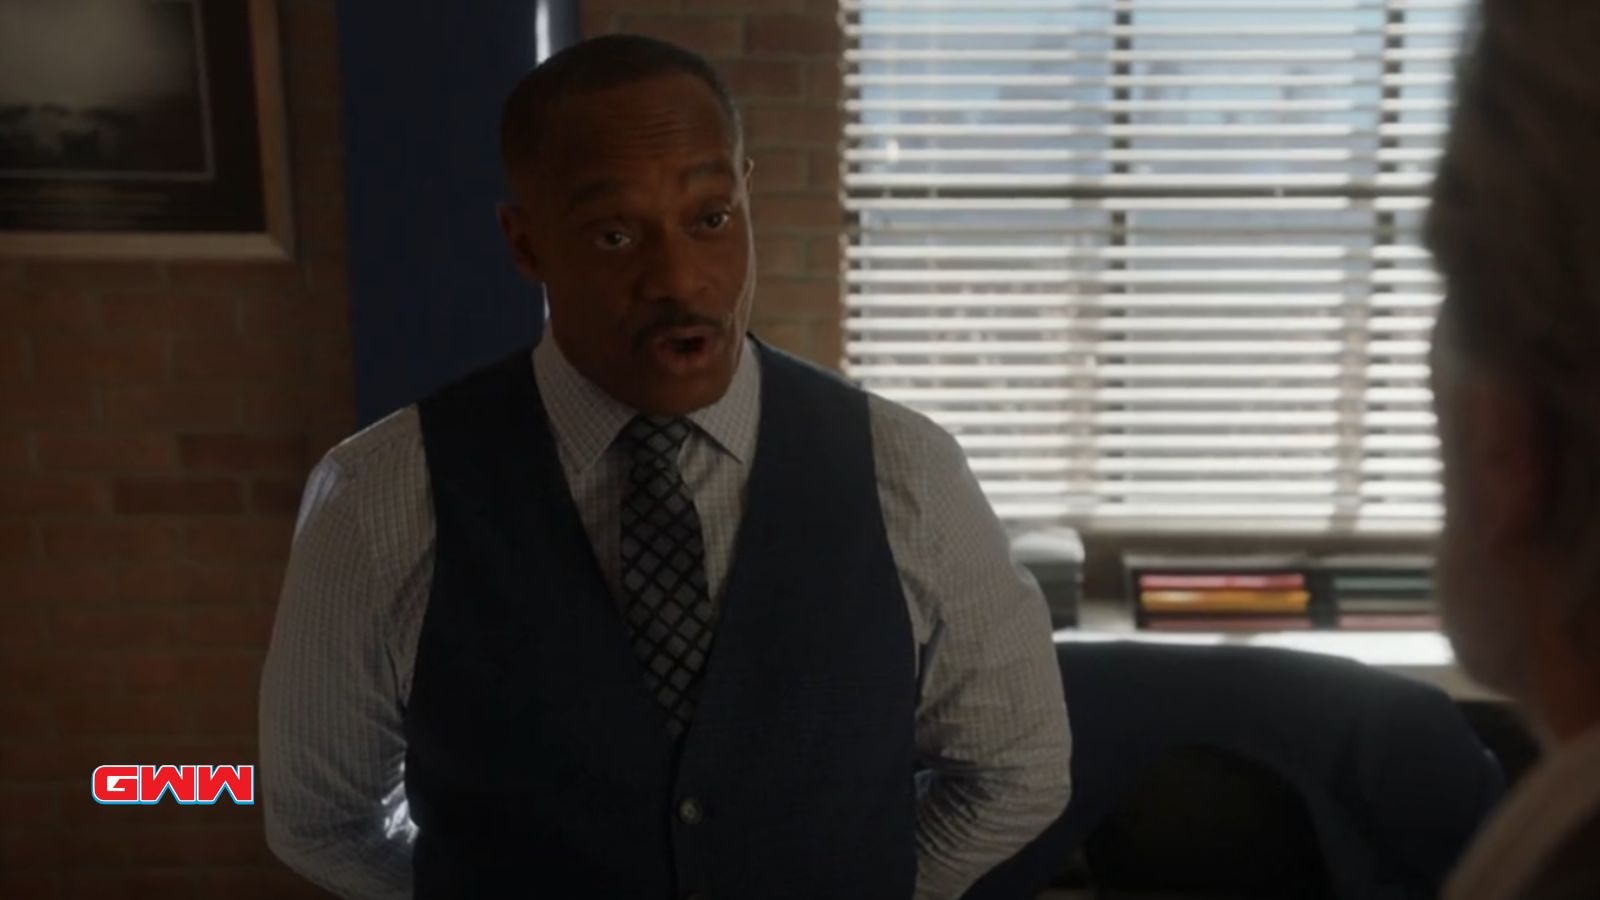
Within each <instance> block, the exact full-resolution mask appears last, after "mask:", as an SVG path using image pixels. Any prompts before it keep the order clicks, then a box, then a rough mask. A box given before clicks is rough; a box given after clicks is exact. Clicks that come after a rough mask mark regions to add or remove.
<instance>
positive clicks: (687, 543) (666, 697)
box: [622, 416, 715, 738]
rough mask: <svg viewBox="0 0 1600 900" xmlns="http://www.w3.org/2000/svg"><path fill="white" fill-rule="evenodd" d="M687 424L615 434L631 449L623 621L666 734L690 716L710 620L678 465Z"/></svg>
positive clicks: (700, 553)
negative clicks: (664, 719) (661, 712)
mask: <svg viewBox="0 0 1600 900" xmlns="http://www.w3.org/2000/svg"><path fill="white" fill-rule="evenodd" d="M689 428H690V425H689V423H688V421H686V420H684V419H668V418H657V417H651V416H638V417H635V418H634V419H633V421H631V422H629V423H628V426H627V428H625V429H624V430H623V432H622V440H623V441H624V442H625V446H627V447H628V449H629V451H630V453H631V465H630V466H629V469H628V488H627V490H626V491H625V492H624V494H623V498H622V588H623V593H624V594H625V595H626V596H625V599H626V601H627V603H626V608H625V611H624V618H625V619H626V620H627V623H628V632H629V636H630V637H631V638H632V641H633V650H634V653H635V654H636V655H637V656H638V657H639V662H640V663H641V664H642V665H643V666H644V672H645V684H646V686H647V687H648V688H649V689H650V693H651V694H652V695H653V696H654V697H655V698H656V702H657V703H659V704H661V708H662V709H664V710H665V711H666V713H667V731H668V733H669V734H670V735H671V736H672V737H673V738H679V737H682V736H683V733H684V732H685V731H687V730H688V727H689V723H690V721H692V720H693V718H694V709H695V702H696V700H697V699H698V697H699V692H700V673H701V672H702V671H703V670H704V669H705V664H706V657H707V656H708V655H709V654H710V651H711V632H712V627H713V625H714V624H715V622H714V620H715V615H714V611H713V610H712V607H711V593H710V591H709V590H707V588H706V566H705V553H706V551H705V540H704V538H703V536H702V534H701V531H700V515H699V514H698V513H697V512H695V508H694V498H693V497H692V496H691V495H690V494H689V488H688V486H687V485H685V484H684V483H683V474H682V473H681V472H680V471H679V470H678V450H679V448H681V447H682V446H683V442H684V440H685V439H686V438H688V436H689Z"/></svg>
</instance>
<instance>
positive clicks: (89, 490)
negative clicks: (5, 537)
mask: <svg viewBox="0 0 1600 900" xmlns="http://www.w3.org/2000/svg"><path fill="white" fill-rule="evenodd" d="M105 509H106V498H105V489H104V485H102V484H100V483H99V482H98V481H96V480H93V479H88V478H78V477H69V476H61V475H30V476H8V477H5V478H0V516H34V515H55V514H93V513H98V512H104V511H105Z"/></svg>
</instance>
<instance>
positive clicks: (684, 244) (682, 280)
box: [639, 230, 708, 302]
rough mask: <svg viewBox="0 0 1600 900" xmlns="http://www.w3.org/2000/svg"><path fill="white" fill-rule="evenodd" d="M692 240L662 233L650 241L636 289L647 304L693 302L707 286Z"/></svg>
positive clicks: (666, 232)
mask: <svg viewBox="0 0 1600 900" xmlns="http://www.w3.org/2000/svg"><path fill="white" fill-rule="evenodd" d="M706 275H707V273H706V270H705V266H704V263H703V261H702V260H701V259H700V256H699V254H698V253H697V252H696V248H695V247H694V244H693V240H692V239H691V238H689V237H687V236H685V235H681V234H674V233H672V232H671V231H670V230H668V231H665V232H664V233H662V234H661V235H660V236H658V237H657V238H656V239H655V240H654V241H652V242H651V244H650V248H649V252H648V253H646V255H645V259H644V264H643V267H642V269H641V272H640V279H639V289H640V293H642V294H643V295H644V296H643V299H645V300H650V301H659V300H671V301H678V302H686V301H693V300H696V299H698V298H699V296H700V294H701V292H702V291H704V290H705V288H706V285H707V283H708V281H707V277H706Z"/></svg>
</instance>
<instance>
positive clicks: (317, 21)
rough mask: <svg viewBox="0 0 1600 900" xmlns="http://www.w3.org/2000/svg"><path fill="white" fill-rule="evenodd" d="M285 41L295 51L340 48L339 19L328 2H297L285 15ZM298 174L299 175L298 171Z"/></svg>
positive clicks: (305, 51)
mask: <svg viewBox="0 0 1600 900" xmlns="http://www.w3.org/2000/svg"><path fill="white" fill-rule="evenodd" d="M283 43H285V46H291V48H294V53H307V51H312V50H323V51H331V50H338V48H339V19H338V16H334V14H333V6H330V5H326V3H296V5H291V6H288V8H286V10H285V16H283ZM296 175H299V173H298V171H296Z"/></svg>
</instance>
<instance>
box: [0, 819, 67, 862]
mask: <svg viewBox="0 0 1600 900" xmlns="http://www.w3.org/2000/svg"><path fill="white" fill-rule="evenodd" d="M67 834H68V832H67V831H66V829H63V828H41V829H38V830H28V831H14V830H9V829H8V830H6V831H0V868H5V869H43V868H49V867H52V866H59V865H62V864H63V863H65V862H66V861H67V856H68V854H67V845H68V840H67Z"/></svg>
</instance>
